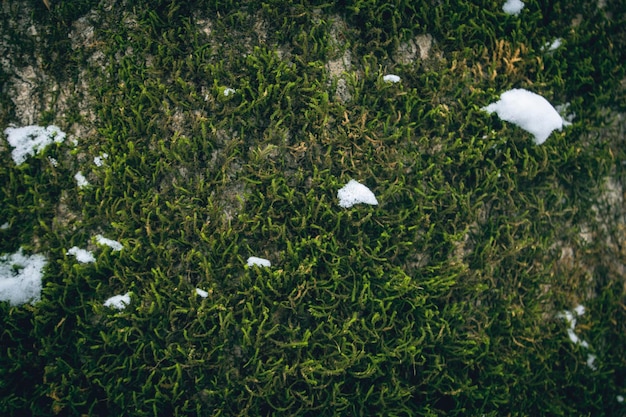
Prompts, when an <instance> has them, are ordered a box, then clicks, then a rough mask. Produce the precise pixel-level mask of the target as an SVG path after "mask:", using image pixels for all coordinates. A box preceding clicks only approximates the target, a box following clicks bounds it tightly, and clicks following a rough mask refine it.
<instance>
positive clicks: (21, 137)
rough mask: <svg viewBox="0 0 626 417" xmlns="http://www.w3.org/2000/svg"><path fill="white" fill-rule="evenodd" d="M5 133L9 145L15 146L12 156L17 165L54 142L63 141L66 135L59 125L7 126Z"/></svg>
mask: <svg viewBox="0 0 626 417" xmlns="http://www.w3.org/2000/svg"><path fill="white" fill-rule="evenodd" d="M4 133H5V135H7V141H8V142H9V145H11V146H12V147H13V148H14V149H13V151H11V157H13V161H15V164H16V165H20V164H22V163H23V162H24V161H26V158H28V157H29V156H33V155H35V154H38V153H40V152H41V151H43V150H44V149H45V148H46V146H48V145H50V144H51V143H52V142H56V143H61V142H63V140H65V136H66V135H65V133H64V132H62V131H61V129H59V128H58V127H57V126H48V127H42V126H35V125H32V126H24V127H7V128H6V129H4Z"/></svg>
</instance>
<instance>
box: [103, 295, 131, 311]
mask: <svg viewBox="0 0 626 417" xmlns="http://www.w3.org/2000/svg"><path fill="white" fill-rule="evenodd" d="M129 304H130V292H127V293H126V294H119V295H114V296H113V297H111V298H107V299H106V301H105V302H104V306H105V307H111V308H116V309H118V310H123V309H124V308H126V306H127V305H129Z"/></svg>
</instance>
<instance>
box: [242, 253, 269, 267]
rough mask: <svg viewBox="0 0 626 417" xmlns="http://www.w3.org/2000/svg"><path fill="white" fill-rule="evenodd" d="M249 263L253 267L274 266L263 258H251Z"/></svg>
mask: <svg viewBox="0 0 626 417" xmlns="http://www.w3.org/2000/svg"><path fill="white" fill-rule="evenodd" d="M247 263H248V266H253V265H258V266H266V267H270V266H272V263H271V262H270V261H269V260H267V259H263V258H257V257H256V256H251V257H249V258H248V261H247Z"/></svg>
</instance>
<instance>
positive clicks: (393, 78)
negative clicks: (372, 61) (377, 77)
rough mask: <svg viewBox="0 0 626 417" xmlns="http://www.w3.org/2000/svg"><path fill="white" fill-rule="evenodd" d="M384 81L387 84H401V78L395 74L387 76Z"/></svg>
mask: <svg viewBox="0 0 626 417" xmlns="http://www.w3.org/2000/svg"><path fill="white" fill-rule="evenodd" d="M383 81H385V82H387V83H399V82H400V77H398V76H397V75H395V74H387V75H385V76H383Z"/></svg>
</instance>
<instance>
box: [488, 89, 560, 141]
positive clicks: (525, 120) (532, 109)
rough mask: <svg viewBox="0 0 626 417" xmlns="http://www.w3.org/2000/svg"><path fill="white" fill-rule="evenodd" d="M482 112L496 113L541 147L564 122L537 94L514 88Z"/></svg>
mask: <svg viewBox="0 0 626 417" xmlns="http://www.w3.org/2000/svg"><path fill="white" fill-rule="evenodd" d="M482 110H484V111H486V112H487V113H489V114H491V113H494V112H495V113H496V114H497V115H498V117H500V119H502V120H505V121H507V122H510V123H513V124H515V125H517V126H519V127H521V128H522V129H524V130H526V131H527V132H530V133H532V134H533V135H534V136H535V143H536V144H537V145H541V144H542V143H544V142H545V141H546V139H548V136H550V134H551V133H552V131H553V130H555V129H556V130H561V129H562V128H563V125H568V124H569V123H567V122H564V121H563V118H561V116H560V115H559V113H558V112H557V111H556V109H555V108H554V107H552V105H551V104H550V103H549V102H548V100H546V99H545V98H543V97H541V96H540V95H539V94H535V93H532V92H530V91H528V90H524V89H521V88H516V89H513V90H509V91H506V92H504V93H502V95H501V96H500V100H498V101H496V102H495V103H491V104H489V105H488V106H486V107H483V108H482Z"/></svg>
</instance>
